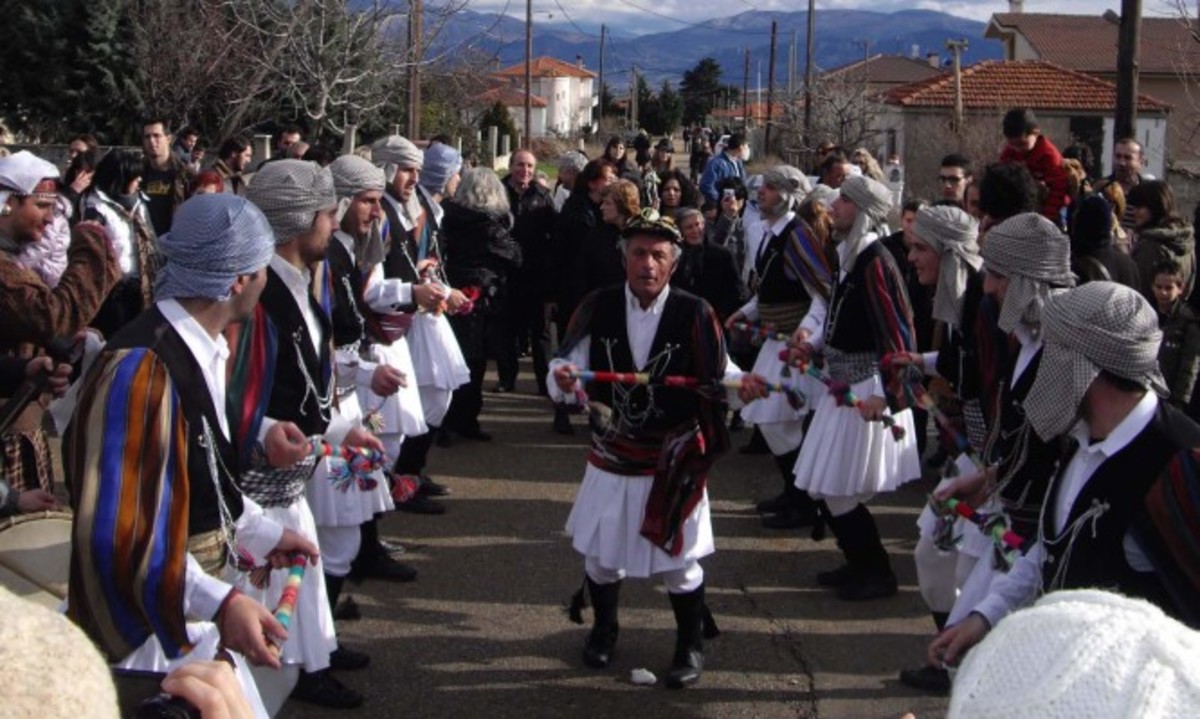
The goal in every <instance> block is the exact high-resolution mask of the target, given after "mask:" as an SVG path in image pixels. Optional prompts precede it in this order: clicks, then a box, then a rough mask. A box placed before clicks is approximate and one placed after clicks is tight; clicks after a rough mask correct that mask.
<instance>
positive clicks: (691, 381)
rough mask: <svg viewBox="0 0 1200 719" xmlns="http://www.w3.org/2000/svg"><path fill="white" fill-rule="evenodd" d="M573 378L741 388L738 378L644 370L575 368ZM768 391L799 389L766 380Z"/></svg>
mask: <svg viewBox="0 0 1200 719" xmlns="http://www.w3.org/2000/svg"><path fill="white" fill-rule="evenodd" d="M571 377H572V378H573V379H577V380H582V381H583V382H601V383H606V384H640V385H662V386H664V387H681V388H684V389H700V388H702V387H704V386H705V385H706V384H714V385H719V386H721V387H728V388H730V389H741V387H742V381H741V380H740V379H720V380H714V381H713V382H711V383H707V382H703V381H701V380H700V378H699V377H684V376H680V375H664V376H662V377H651V376H650V375H649V374H648V373H645V372H595V371H592V370H576V371H575V372H572V373H571ZM765 384H766V388H767V390H768V391H770V392H797V393H798V392H799V391H800V390H799V389H798V388H796V387H793V386H792V385H791V384H788V383H786V382H766V383H765Z"/></svg>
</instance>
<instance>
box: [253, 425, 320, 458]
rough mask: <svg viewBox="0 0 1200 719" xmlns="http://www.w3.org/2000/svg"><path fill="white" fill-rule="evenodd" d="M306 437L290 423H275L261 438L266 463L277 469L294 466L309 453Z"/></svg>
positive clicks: (309, 447) (309, 448)
mask: <svg viewBox="0 0 1200 719" xmlns="http://www.w3.org/2000/svg"><path fill="white" fill-rule="evenodd" d="M311 449H312V448H311V446H310V444H309V442H308V437H307V436H305V434H304V432H301V431H300V428H299V427H297V426H296V425H295V424H293V423H291V422H276V423H275V424H274V425H273V426H272V427H271V429H269V430H267V436H266V437H264V438H263V450H264V451H265V452H266V454H267V463H268V464H270V465H271V466H272V467H275V468H278V469H287V468H289V467H294V466H296V463H297V462H299V461H300V460H302V459H304V458H305V457H307V456H308V454H309V452H310V451H311Z"/></svg>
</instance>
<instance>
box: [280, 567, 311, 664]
mask: <svg viewBox="0 0 1200 719" xmlns="http://www.w3.org/2000/svg"><path fill="white" fill-rule="evenodd" d="M307 567H308V557H306V556H304V555H303V554H297V555H295V556H293V557H292V567H291V569H289V570H288V577H287V582H286V583H285V584H284V585H283V592H282V593H281V594H280V595H279V604H278V605H277V606H276V607H275V612H274V613H275V619H276V620H277V621H278V622H279V623H280V624H282V625H283V628H284V629H290V628H291V624H292V615H293V614H295V613H296V600H297V599H299V597H300V582H302V581H303V580H304V570H305V569H306V568H307ZM271 651H272V652H274V653H275V656H276V657H278V656H279V654H280V653H281V652H282V651H283V647H282V646H280V645H278V644H272V645H271Z"/></svg>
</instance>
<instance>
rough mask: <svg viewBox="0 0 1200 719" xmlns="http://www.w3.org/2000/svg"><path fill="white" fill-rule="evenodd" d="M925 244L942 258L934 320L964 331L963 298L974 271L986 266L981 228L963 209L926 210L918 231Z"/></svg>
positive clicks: (919, 219) (917, 228) (934, 305)
mask: <svg viewBox="0 0 1200 719" xmlns="http://www.w3.org/2000/svg"><path fill="white" fill-rule="evenodd" d="M914 231H915V232H916V235H917V237H919V238H920V239H921V241H922V242H924V243H925V244H927V245H929V246H930V247H932V248H933V249H934V250H936V251H937V253H938V254H940V255H941V256H942V261H941V264H940V265H939V270H938V283H937V290H936V291H935V292H934V295H933V318H934V319H935V320H941V321H942V322H945V323H946V324H948V325H950V326H951V327H958V328H960V329H961V327H962V308H963V296H964V295H965V294H966V292H967V280H968V279H969V278H970V274H971V271H972V270H978V269H979V266H980V265H982V264H983V258H982V257H980V256H979V245H978V244H977V243H976V239H977V238H978V237H979V225H978V224H977V223H976V222H975V218H973V217H971V216H970V215H968V214H967V213H966V212H964V211H963V210H962V209H961V208H958V207H949V206H938V207H925V208H922V209H921V211H920V212H918V213H917V226H916V229H915V230H914Z"/></svg>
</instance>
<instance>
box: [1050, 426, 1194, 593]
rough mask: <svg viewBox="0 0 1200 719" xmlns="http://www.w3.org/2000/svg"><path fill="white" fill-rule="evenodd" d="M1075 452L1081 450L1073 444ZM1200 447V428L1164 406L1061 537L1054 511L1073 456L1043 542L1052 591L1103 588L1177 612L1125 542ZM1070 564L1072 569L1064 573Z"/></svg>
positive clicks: (1087, 493)
mask: <svg viewBox="0 0 1200 719" xmlns="http://www.w3.org/2000/svg"><path fill="white" fill-rule="evenodd" d="M1072 446H1073V447H1074V443H1072ZM1195 446H1200V428H1198V427H1196V425H1195V424H1193V423H1192V422H1191V421H1189V420H1188V419H1187V418H1186V417H1185V416H1184V415H1183V414H1182V413H1181V412H1180V411H1179V410H1177V409H1175V408H1174V407H1171V406H1170V405H1168V404H1167V403H1166V402H1161V403H1160V404H1159V406H1158V411H1157V412H1156V413H1155V416H1154V418H1153V419H1152V420H1151V421H1150V424H1148V425H1146V428H1145V429H1143V430H1142V431H1141V433H1140V434H1138V436H1137V437H1135V438H1134V439H1133V441H1132V442H1130V443H1129V444H1128V445H1126V446H1125V448H1124V449H1122V450H1121V451H1119V452H1117V453H1116V454H1115V455H1113V456H1111V457H1109V458H1108V459H1107V460H1105V461H1104V463H1103V464H1101V465H1100V466H1099V467H1097V468H1096V471H1095V472H1094V473H1093V474H1092V476H1091V477H1090V478H1089V479H1088V480H1087V483H1086V484H1085V485H1084V487H1083V490H1082V491H1081V492H1080V493H1079V496H1078V497H1076V499H1075V501H1074V502H1073V503H1072V505H1071V509H1070V513H1069V515H1068V516H1067V521H1066V522H1065V523H1064V525H1063V526H1064V532H1063V535H1062V536H1056V533H1055V530H1054V517H1053V513H1054V508H1055V505H1056V504H1057V502H1058V499H1057V497H1058V492H1060V491H1061V490H1062V475H1063V473H1064V472H1065V471H1066V468H1067V466H1068V465H1069V464H1070V459H1069V458H1070V455H1068V456H1067V458H1066V459H1064V461H1063V462H1062V465H1061V468H1060V470H1059V474H1058V476H1057V477H1056V479H1055V481H1054V484H1053V485H1052V486H1051V488H1050V491H1049V492H1048V493H1047V494H1046V509H1045V511H1044V512H1043V517H1044V521H1043V524H1042V531H1043V541H1044V543H1045V545H1046V561H1045V563H1044V564H1043V585H1044V587H1045V589H1046V590H1047V591H1051V590H1054V589H1078V588H1082V587H1098V588H1101V589H1108V590H1112V591H1116V592H1120V593H1121V594H1125V595H1127V596H1133V597H1141V598H1143V599H1147V600H1149V601H1151V602H1153V603H1154V604H1157V605H1158V606H1160V607H1162V608H1164V609H1169V608H1170V603H1169V601H1168V600H1167V598H1166V594H1165V591H1164V589H1163V585H1162V583H1161V582H1160V580H1159V579H1158V577H1157V575H1156V574H1154V573H1153V572H1138V571H1135V570H1134V569H1133V568H1132V567H1130V566H1129V562H1128V560H1127V559H1126V558H1125V548H1124V541H1125V535H1126V533H1127V532H1128V531H1129V529H1130V527H1131V526H1132V525H1133V524H1134V521H1135V520H1136V519H1138V518H1139V516H1140V515H1142V514H1143V513H1144V512H1145V511H1146V510H1145V496H1146V493H1147V491H1148V490H1149V488H1150V487H1151V486H1152V485H1153V484H1154V483H1155V482H1156V481H1157V480H1158V477H1159V473H1160V472H1161V471H1162V470H1163V468H1164V467H1165V466H1166V465H1167V463H1168V462H1170V461H1171V459H1172V458H1174V456H1175V455H1176V454H1177V453H1178V452H1180V451H1181V450H1184V449H1188V448H1191V447H1195ZM1095 506H1103V507H1104V510H1103V512H1101V513H1100V514H1099V515H1098V516H1096V517H1094V518H1088V519H1085V520H1084V525H1083V527H1082V528H1081V529H1080V531H1078V532H1076V533H1075V535H1074V539H1073V540H1072V538H1071V531H1070V530H1071V525H1072V524H1073V523H1075V522H1076V520H1078V519H1079V518H1080V516H1081V515H1083V514H1084V513H1086V512H1087V511H1088V510H1090V509H1092V508H1093V507H1095ZM1064 563H1065V566H1064Z"/></svg>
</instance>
